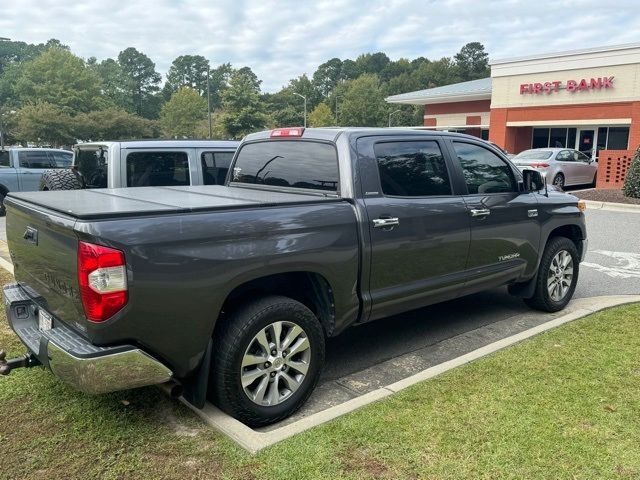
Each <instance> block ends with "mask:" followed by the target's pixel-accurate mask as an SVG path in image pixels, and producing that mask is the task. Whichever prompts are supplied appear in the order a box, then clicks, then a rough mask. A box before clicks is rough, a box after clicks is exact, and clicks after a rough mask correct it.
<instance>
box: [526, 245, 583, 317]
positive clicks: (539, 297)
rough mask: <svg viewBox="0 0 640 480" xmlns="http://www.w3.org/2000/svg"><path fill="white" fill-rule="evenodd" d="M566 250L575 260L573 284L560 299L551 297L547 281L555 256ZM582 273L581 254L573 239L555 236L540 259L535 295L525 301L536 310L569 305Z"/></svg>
mask: <svg viewBox="0 0 640 480" xmlns="http://www.w3.org/2000/svg"><path fill="white" fill-rule="evenodd" d="M563 250H564V251H566V252H568V253H569V255H571V260H572V262H573V276H572V278H571V284H570V286H569V290H568V291H567V293H566V295H565V296H564V297H562V299H560V300H559V301H556V300H554V299H553V298H551V294H550V293H549V289H548V288H547V282H548V280H549V278H550V269H551V263H552V261H553V259H554V257H555V256H556V255H557V254H558V253H559V252H561V251H563ZM579 273H580V255H579V254H578V249H577V247H576V245H575V243H573V242H572V241H571V240H569V239H568V238H566V237H553V238H551V239H550V240H549V241H548V242H547V246H546V247H545V249H544V253H543V254H542V259H541V260H540V266H539V267H538V273H537V276H536V288H535V293H534V295H533V297H531V298H526V299H524V301H525V303H526V304H527V305H529V306H530V307H531V308H535V309H536V310H542V311H544V312H557V311H559V310H562V309H563V308H564V307H566V306H567V304H568V303H569V301H570V300H571V297H573V292H574V291H575V289H576V283H577V282H578V275H579Z"/></svg>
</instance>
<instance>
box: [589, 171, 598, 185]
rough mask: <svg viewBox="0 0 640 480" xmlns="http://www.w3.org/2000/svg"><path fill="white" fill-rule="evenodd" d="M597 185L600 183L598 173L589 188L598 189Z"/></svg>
mask: <svg viewBox="0 0 640 480" xmlns="http://www.w3.org/2000/svg"><path fill="white" fill-rule="evenodd" d="M597 183H598V172H596V173H595V174H594V175H593V181H592V182H591V183H590V184H589V186H590V187H591V188H596V185H597Z"/></svg>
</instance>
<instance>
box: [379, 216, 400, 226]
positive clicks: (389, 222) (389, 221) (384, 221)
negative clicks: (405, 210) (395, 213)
mask: <svg viewBox="0 0 640 480" xmlns="http://www.w3.org/2000/svg"><path fill="white" fill-rule="evenodd" d="M397 225H400V219H399V218H397V217H391V218H375V219H374V220H373V228H393V227H395V226H397Z"/></svg>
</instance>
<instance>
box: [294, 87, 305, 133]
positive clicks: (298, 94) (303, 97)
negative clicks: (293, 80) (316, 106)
mask: <svg viewBox="0 0 640 480" xmlns="http://www.w3.org/2000/svg"><path fill="white" fill-rule="evenodd" d="M293 94H294V95H296V96H298V97H300V98H302V99H303V100H304V128H307V97H305V96H304V95H302V94H300V93H296V92H293Z"/></svg>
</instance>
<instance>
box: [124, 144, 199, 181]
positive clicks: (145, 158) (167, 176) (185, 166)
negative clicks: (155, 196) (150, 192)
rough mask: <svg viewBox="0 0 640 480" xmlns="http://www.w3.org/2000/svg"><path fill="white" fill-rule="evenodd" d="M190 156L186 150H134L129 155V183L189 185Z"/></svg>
mask: <svg viewBox="0 0 640 480" xmlns="http://www.w3.org/2000/svg"><path fill="white" fill-rule="evenodd" d="M189 184H190V181H189V157H188V156H187V154H186V153H184V152H146V151H145V152H132V153H130V154H129V155H127V185H128V186H130V187H164V186H180V185H189Z"/></svg>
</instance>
